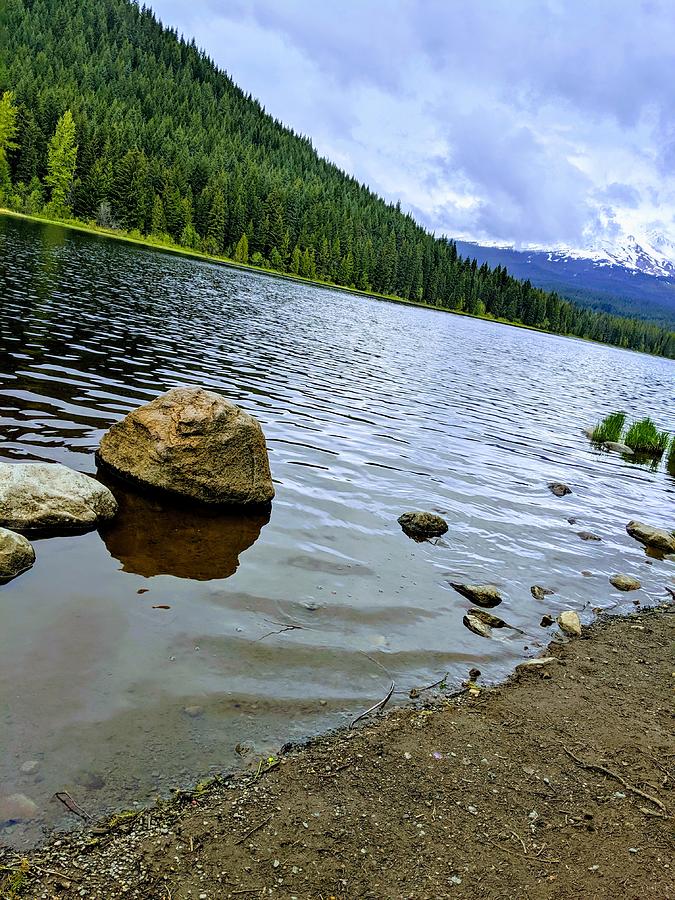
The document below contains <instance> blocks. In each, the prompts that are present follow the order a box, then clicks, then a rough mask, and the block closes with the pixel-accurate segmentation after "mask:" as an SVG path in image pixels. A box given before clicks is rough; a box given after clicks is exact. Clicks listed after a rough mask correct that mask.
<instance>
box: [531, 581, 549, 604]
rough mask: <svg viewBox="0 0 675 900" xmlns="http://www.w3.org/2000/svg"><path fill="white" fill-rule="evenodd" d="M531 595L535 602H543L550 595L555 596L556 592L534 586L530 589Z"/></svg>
mask: <svg viewBox="0 0 675 900" xmlns="http://www.w3.org/2000/svg"><path fill="white" fill-rule="evenodd" d="M530 593H531V594H532V596H533V597H534V599H535V600H543V599H544V597H547V596H548V595H549V594H555V591H554V590H552V589H551V588H546V587H542V585H540V584H533V585H532V587H531V588H530Z"/></svg>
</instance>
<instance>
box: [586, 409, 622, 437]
mask: <svg viewBox="0 0 675 900" xmlns="http://www.w3.org/2000/svg"><path fill="white" fill-rule="evenodd" d="M625 424H626V413H624V412H615V413H612V414H611V415H609V416H606V417H605V418H604V419H603V420H602V422H599V423H598V424H597V425H596V426H595V428H594V429H593V440H594V441H597V442H598V443H599V444H602V443H604V442H605V441H616V442H617V443H618V442H620V441H621V435H622V434H623V429H624V426H625Z"/></svg>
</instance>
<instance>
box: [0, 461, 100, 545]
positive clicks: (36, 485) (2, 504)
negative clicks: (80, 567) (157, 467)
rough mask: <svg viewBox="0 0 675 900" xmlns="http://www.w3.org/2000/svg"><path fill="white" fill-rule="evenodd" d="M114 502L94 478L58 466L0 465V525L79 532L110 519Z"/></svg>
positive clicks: (28, 529) (20, 529)
mask: <svg viewBox="0 0 675 900" xmlns="http://www.w3.org/2000/svg"><path fill="white" fill-rule="evenodd" d="M116 512H117V503H116V502H115V498H114V497H113V495H112V494H111V493H110V491H109V490H108V488H106V487H104V486H103V485H102V484H101V483H100V482H98V481H97V480H96V479H95V478H91V477H90V476H89V475H83V474H82V473H81V472H76V471H75V470H74V469H69V468H68V467H67V466H62V465H61V464H60V463H0V525H5V526H6V527H7V528H13V529H16V530H18V531H31V530H38V529H48V530H55V531H61V530H66V531H67V530H80V529H87V528H94V527H95V526H96V525H97V524H98V523H99V522H101V521H104V520H106V519H111V518H112V517H113V516H114V515H115V513H116Z"/></svg>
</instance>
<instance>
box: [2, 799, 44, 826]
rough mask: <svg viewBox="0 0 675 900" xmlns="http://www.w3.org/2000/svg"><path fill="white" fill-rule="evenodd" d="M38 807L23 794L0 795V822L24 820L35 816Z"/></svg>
mask: <svg viewBox="0 0 675 900" xmlns="http://www.w3.org/2000/svg"><path fill="white" fill-rule="evenodd" d="M37 813H38V808H37V804H35V803H34V802H33V801H32V800H31V799H30V797H26V795H25V794H10V795H9V796H8V797H0V822H25V821H26V820H27V819H34V818H35V817H36V816H37Z"/></svg>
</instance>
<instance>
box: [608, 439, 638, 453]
mask: <svg viewBox="0 0 675 900" xmlns="http://www.w3.org/2000/svg"><path fill="white" fill-rule="evenodd" d="M602 446H603V447H604V448H605V450H613V451H614V453H623V454H624V456H633V450H632V449H631V448H630V447H629V446H628V444H622V443H621V441H605V442H604V444H603V445H602Z"/></svg>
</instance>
